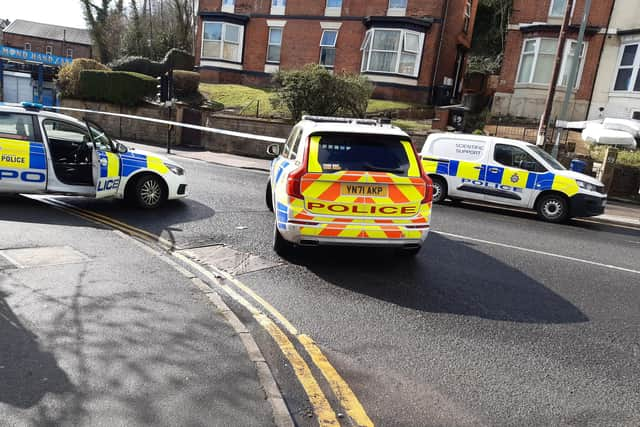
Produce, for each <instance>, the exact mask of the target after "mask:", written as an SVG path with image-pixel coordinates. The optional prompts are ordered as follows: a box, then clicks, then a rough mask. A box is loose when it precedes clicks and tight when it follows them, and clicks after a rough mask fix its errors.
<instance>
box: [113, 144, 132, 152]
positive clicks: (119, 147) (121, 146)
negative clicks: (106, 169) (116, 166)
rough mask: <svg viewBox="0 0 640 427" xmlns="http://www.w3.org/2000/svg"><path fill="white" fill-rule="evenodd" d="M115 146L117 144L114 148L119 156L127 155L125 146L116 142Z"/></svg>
mask: <svg viewBox="0 0 640 427" xmlns="http://www.w3.org/2000/svg"><path fill="white" fill-rule="evenodd" d="M117 144H118V145H117V146H116V147H117V149H118V153H120V154H125V153H127V152H128V151H129V149H128V148H127V146H126V145H124V144H121V143H119V142H118V143H117Z"/></svg>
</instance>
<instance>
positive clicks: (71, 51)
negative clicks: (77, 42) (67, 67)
mask: <svg viewBox="0 0 640 427" xmlns="http://www.w3.org/2000/svg"><path fill="white" fill-rule="evenodd" d="M66 50H67V51H66V54H67V58H73V48H71V47H68V48H67V49H66Z"/></svg>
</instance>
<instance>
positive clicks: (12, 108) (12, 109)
mask: <svg viewBox="0 0 640 427" xmlns="http://www.w3.org/2000/svg"><path fill="white" fill-rule="evenodd" d="M51 108H54V107H51ZM0 112H5V113H18V114H29V115H32V116H39V117H46V118H51V119H60V120H67V121H70V122H73V123H75V124H80V125H83V124H84V123H83V122H82V121H80V120H78V119H76V118H75V117H71V116H69V115H66V114H61V113H54V112H53V111H46V110H42V109H40V108H37V107H34V108H27V107H25V106H23V105H22V104H12V103H8V102H0Z"/></svg>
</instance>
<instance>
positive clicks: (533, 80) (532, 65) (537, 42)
mask: <svg viewBox="0 0 640 427" xmlns="http://www.w3.org/2000/svg"><path fill="white" fill-rule="evenodd" d="M577 46H578V43H577V42H576V41H575V40H567V42H566V45H565V49H564V53H563V56H562V65H561V68H560V76H559V77H558V84H559V85H560V86H567V85H568V84H569V76H570V73H571V69H572V67H573V63H574V61H575V60H576V49H577ZM557 49H558V40H557V39H549V38H535V39H527V40H525V41H524V44H523V46H522V54H521V56H520V67H519V69H518V77H517V83H520V84H539V85H548V84H549V83H551V76H552V74H553V66H554V64H555V59H556V50H557ZM585 52H586V43H585V44H583V45H582V49H581V51H580V53H579V55H578V58H577V60H578V61H579V64H578V76H577V79H576V85H575V88H577V87H578V86H579V82H580V79H581V76H582V68H583V66H584V54H585Z"/></svg>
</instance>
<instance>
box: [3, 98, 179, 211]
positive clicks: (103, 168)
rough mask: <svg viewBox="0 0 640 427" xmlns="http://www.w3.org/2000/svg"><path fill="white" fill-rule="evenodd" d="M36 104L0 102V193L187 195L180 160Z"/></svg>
mask: <svg viewBox="0 0 640 427" xmlns="http://www.w3.org/2000/svg"><path fill="white" fill-rule="evenodd" d="M41 108H42V107H41V106H40V105H39V104H31V103H23V104H21V105H19V104H3V103H0V193H22V194H63V195H77V196H88V197H95V198H108V197H114V198H120V199H128V200H130V201H132V202H135V203H136V204H137V205H138V206H140V207H142V208H155V207H158V206H160V205H161V204H162V203H163V202H164V201H165V200H167V199H177V198H181V197H185V196H186V195H187V183H186V179H185V175H184V169H183V168H182V167H181V166H179V165H177V164H175V163H174V162H172V161H169V160H168V159H166V158H163V157H161V156H158V155H155V154H151V153H147V152H144V151H142V150H140V151H138V150H133V149H128V148H127V147H126V146H125V145H124V144H122V143H120V142H115V141H113V140H111V139H110V138H109V137H108V136H107V135H106V133H105V132H104V131H103V130H102V129H100V127H99V126H97V125H95V124H93V123H91V122H88V121H84V122H83V121H80V120H76V119H74V118H72V117H69V116H66V115H63V114H58V113H53V112H47V111H42V109H41Z"/></svg>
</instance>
